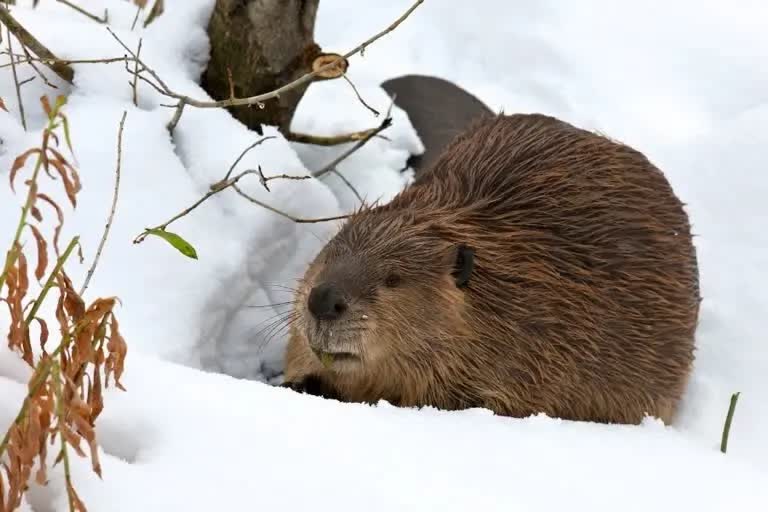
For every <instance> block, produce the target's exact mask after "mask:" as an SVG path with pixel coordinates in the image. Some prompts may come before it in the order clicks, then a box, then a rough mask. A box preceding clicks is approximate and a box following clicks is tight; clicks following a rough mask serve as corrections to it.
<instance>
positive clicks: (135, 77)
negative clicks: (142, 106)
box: [132, 38, 143, 107]
mask: <svg viewBox="0 0 768 512" xmlns="http://www.w3.org/2000/svg"><path fill="white" fill-rule="evenodd" d="M142 42H143V39H141V38H139V48H138V50H136V58H137V59H138V58H139V55H141V44H142ZM135 64H136V67H135V68H134V70H133V71H134V73H133V86H132V89H133V104H134V105H135V106H137V107H138V106H139V61H138V60H136V62H135Z"/></svg>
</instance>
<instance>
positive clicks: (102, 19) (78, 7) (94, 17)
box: [56, 0, 108, 23]
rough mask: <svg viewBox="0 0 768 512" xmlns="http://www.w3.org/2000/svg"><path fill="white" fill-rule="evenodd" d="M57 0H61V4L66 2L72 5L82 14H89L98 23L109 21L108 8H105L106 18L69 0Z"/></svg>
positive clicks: (59, 0) (71, 6)
mask: <svg viewBox="0 0 768 512" xmlns="http://www.w3.org/2000/svg"><path fill="white" fill-rule="evenodd" d="M56 1H57V2H59V3H60V4H64V5H66V6H67V7H70V8H72V9H74V10H76V11H77V12H79V13H80V14H82V15H83V16H87V17H89V18H91V19H92V20H93V21H95V22H96V23H106V22H107V21H108V12H107V10H106V9H104V18H99V17H98V16H96V15H95V14H91V13H89V12H88V11H86V10H85V9H83V8H82V7H80V6H78V5H75V4H73V3H72V2H69V1H68V0H56Z"/></svg>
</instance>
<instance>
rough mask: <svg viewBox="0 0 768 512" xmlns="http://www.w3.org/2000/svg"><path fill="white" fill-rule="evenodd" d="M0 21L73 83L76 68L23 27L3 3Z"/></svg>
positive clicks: (63, 77) (63, 78)
mask: <svg viewBox="0 0 768 512" xmlns="http://www.w3.org/2000/svg"><path fill="white" fill-rule="evenodd" d="M0 22H2V23H3V24H4V25H5V26H6V27H7V28H8V30H9V31H10V32H11V33H13V35H15V36H16V38H17V39H18V40H19V42H21V44H23V45H24V46H26V47H27V48H29V49H30V50H31V51H32V53H34V54H35V55H37V56H38V57H40V59H41V60H42V62H44V63H45V64H46V65H47V66H48V67H49V68H51V69H52V70H53V72H54V73H56V74H57V75H59V76H60V77H61V78H62V80H65V81H67V82H69V83H72V80H74V78H75V70H74V69H72V68H71V67H70V66H69V65H67V64H66V63H64V61H61V60H60V59H58V58H57V57H56V56H55V55H54V54H53V53H52V52H51V51H50V50H49V49H48V48H46V47H45V46H44V45H43V44H42V43H41V42H40V41H38V40H37V39H36V38H35V37H34V36H33V35H32V34H30V33H29V32H28V31H27V29H25V28H24V27H22V26H21V24H19V22H18V21H16V19H15V18H14V17H13V16H11V13H10V12H8V9H6V8H5V6H3V5H2V4H0ZM11 53H13V52H11Z"/></svg>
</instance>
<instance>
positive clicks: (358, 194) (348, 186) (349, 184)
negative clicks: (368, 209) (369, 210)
mask: <svg viewBox="0 0 768 512" xmlns="http://www.w3.org/2000/svg"><path fill="white" fill-rule="evenodd" d="M331 172H332V173H333V174H335V175H336V176H338V177H339V179H340V180H341V181H343V182H344V184H345V185H346V186H347V188H348V189H349V190H351V191H352V193H353V194H355V197H357V200H358V201H360V204H365V201H363V198H362V196H361V195H360V192H358V191H357V189H356V188H355V186H354V185H352V183H350V182H349V180H348V179H347V178H346V177H345V176H344V175H343V174H341V173H340V172H339V170H338V169H336V168H333V169H331Z"/></svg>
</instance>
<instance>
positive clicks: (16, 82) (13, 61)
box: [0, 7, 27, 131]
mask: <svg viewBox="0 0 768 512" xmlns="http://www.w3.org/2000/svg"><path fill="white" fill-rule="evenodd" d="M0 9H2V7H0ZM5 28H6V34H7V35H8V51H9V52H10V53H11V71H12V72H13V83H14V85H15V86H16V98H17V99H18V101H19V113H20V114H21V126H23V127H24V131H27V117H26V115H24V101H23V100H22V99H21V84H20V83H19V75H18V74H17V73H16V58H15V57H14V56H13V38H12V37H11V29H10V27H9V26H7V25H6V27H5Z"/></svg>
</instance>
